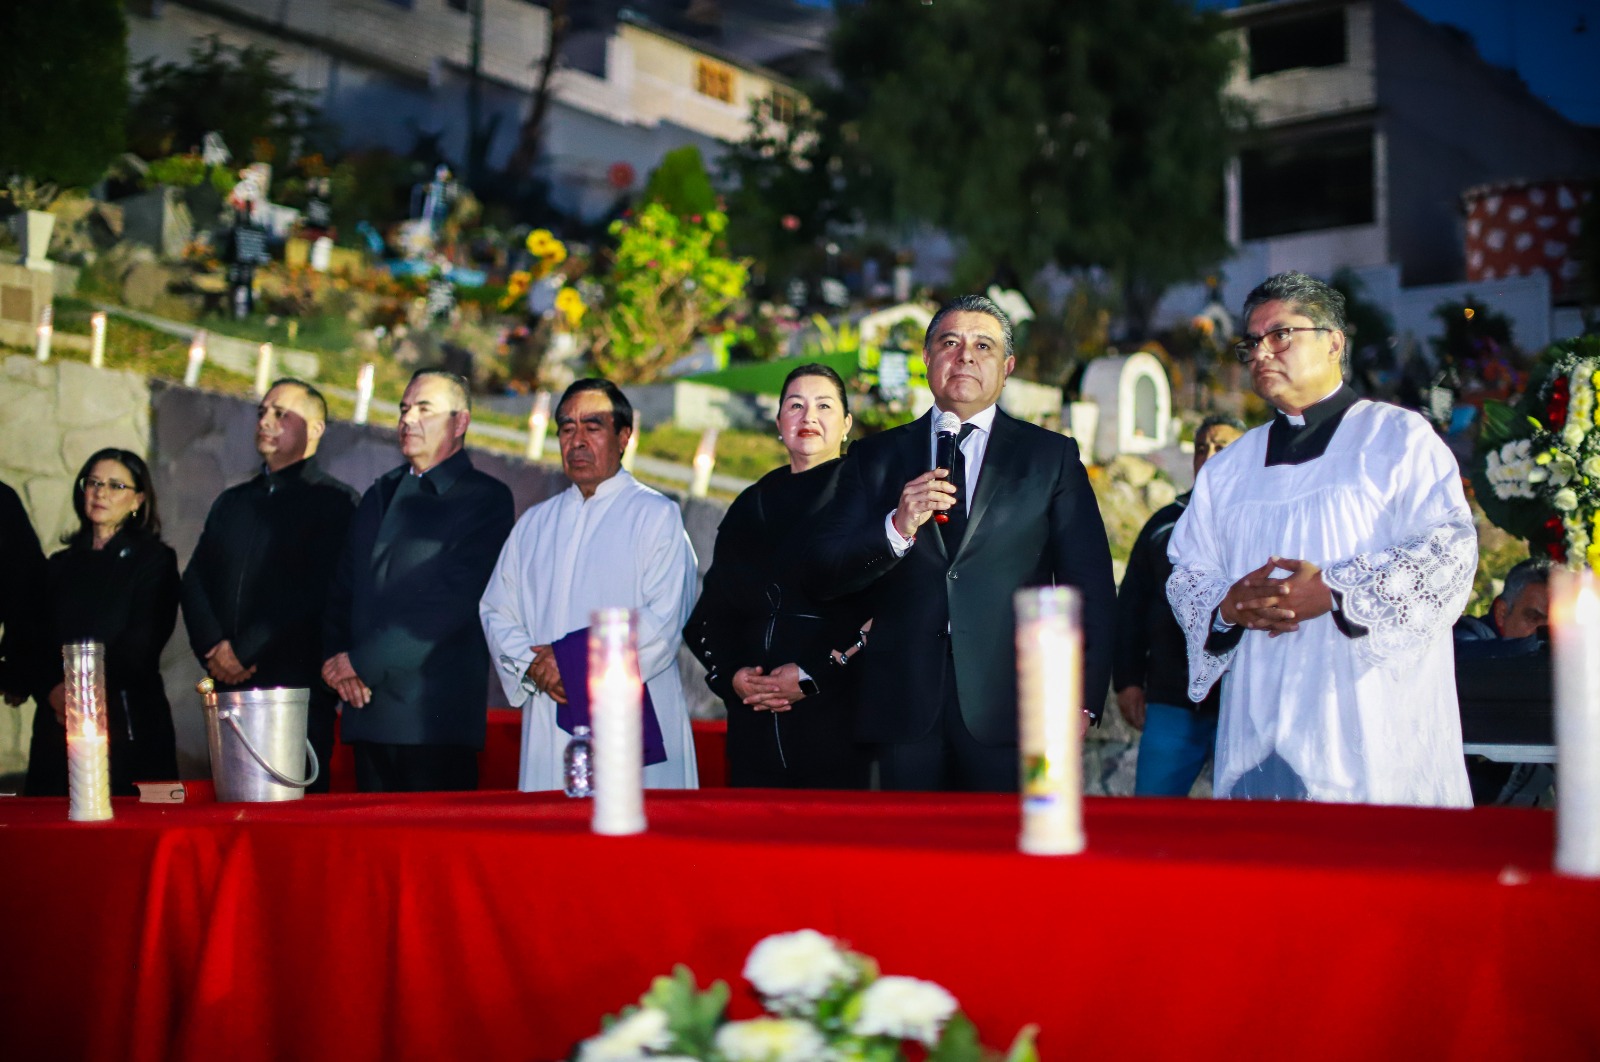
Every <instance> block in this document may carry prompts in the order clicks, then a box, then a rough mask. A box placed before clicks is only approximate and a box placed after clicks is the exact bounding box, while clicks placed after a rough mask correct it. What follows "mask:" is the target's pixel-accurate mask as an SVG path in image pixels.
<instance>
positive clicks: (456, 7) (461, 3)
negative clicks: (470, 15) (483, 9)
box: [444, 0, 472, 11]
mask: <svg viewBox="0 0 1600 1062" xmlns="http://www.w3.org/2000/svg"><path fill="white" fill-rule="evenodd" d="M444 3H445V6H446V7H448V8H450V9H451V10H452V11H471V10H472V0H444Z"/></svg>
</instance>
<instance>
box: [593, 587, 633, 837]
mask: <svg viewBox="0 0 1600 1062" xmlns="http://www.w3.org/2000/svg"><path fill="white" fill-rule="evenodd" d="M643 703H644V690H643V686H642V684H641V682H640V680H639V649H638V641H637V633H636V621H635V619H634V614H633V611H632V610H631V609H625V608H603V609H599V610H597V611H596V612H595V613H594V614H593V616H591V617H590V621H589V718H590V724H591V728H592V729H593V731H594V814H593V818H592V820H591V823H590V825H591V828H592V829H593V830H594V832H595V833H601V834H609V835H623V834H630V833H643V832H644V828H645V820H644V709H643Z"/></svg>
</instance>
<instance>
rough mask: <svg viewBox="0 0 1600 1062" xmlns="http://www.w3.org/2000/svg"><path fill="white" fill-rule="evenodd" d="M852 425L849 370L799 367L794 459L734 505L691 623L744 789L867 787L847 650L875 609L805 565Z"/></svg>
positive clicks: (789, 418)
mask: <svg viewBox="0 0 1600 1062" xmlns="http://www.w3.org/2000/svg"><path fill="white" fill-rule="evenodd" d="M850 425H851V419H850V407H849V403H848V401H847V400H846V398H845V392H844V381H843V380H841V379H839V374H838V373H836V372H834V371H833V370H832V369H830V368H828V367H827V366H826V365H818V364H809V365H802V366H800V367H799V368H797V369H795V370H794V371H793V372H791V373H790V374H789V376H788V378H787V379H786V380H785V381H784V384H783V393H782V398H781V400H780V402H779V405H778V434H779V436H780V437H781V438H782V440H783V445H784V448H785V449H787V450H788V451H789V463H788V464H787V465H785V466H782V467H780V468H776V469H774V470H773V471H771V472H769V473H767V474H766V475H765V476H763V477H762V478H761V479H760V480H759V481H758V482H757V483H756V484H755V485H754V486H752V487H750V488H749V489H748V490H746V491H745V492H744V493H742V494H740V495H739V497H738V498H737V499H735V500H734V503H733V504H732V505H731V506H730V507H729V508H728V513H727V515H726V516H725V517H724V518H723V520H722V526H721V527H720V528H718V530H717V543H716V548H715V550H714V552H713V554H712V561H711V569H710V571H708V572H706V579H705V588H704V589H703V591H702V592H701V595H700V600H699V603H698V604H697V605H696V606H695V610H694V613H693V615H691V616H690V617H689V623H688V625H687V626H686V627H685V628H684V638H685V640H686V641H687V642H688V645H689V648H690V650H691V651H692V652H693V653H694V654H695V656H697V657H698V658H699V659H700V662H701V663H702V664H704V665H705V667H706V672H707V674H706V684H707V685H709V686H710V687H711V690H712V692H713V693H715V694H716V695H717V696H718V697H721V698H722V701H723V703H724V704H726V705H727V706H728V780H729V782H730V783H731V784H733V785H736V786H762V787H770V788H809V789H860V788H864V787H865V786H866V783H867V768H868V762H869V761H868V759H867V757H866V755H865V754H864V752H863V750H862V749H860V748H859V747H858V746H857V745H856V744H855V739H854V736H853V734H852V722H853V719H852V715H853V707H854V705H853V697H852V695H851V690H850V683H849V682H848V678H849V668H848V664H849V657H848V656H847V655H846V653H847V652H853V651H854V650H853V648H852V646H853V644H856V643H859V642H860V641H861V639H862V638H863V637H864V636H863V635H862V634H861V633H860V631H861V628H862V627H863V626H865V621H866V620H867V618H868V617H867V615H866V613H865V612H864V611H863V608H862V605H861V602H860V601H859V600H858V599H854V598H845V599H842V600H837V601H819V600H816V599H814V598H813V597H812V596H811V595H810V593H809V592H808V590H807V588H806V585H805V582H804V580H803V578H802V576H801V573H800V572H799V571H798V569H797V562H798V560H799V558H800V557H801V556H802V555H803V554H804V552H805V540H806V536H807V535H808V534H809V533H810V529H811V526H812V523H813V518H814V517H815V516H816V514H817V513H818V512H819V511H820V510H821V509H822V508H823V507H824V506H825V505H826V504H827V503H828V502H829V501H830V500H831V499H832V497H833V492H834V489H835V485H836V482H837V479H838V474H839V462H840V457H839V454H840V448H841V446H842V444H843V442H844V438H845V436H846V435H847V434H849V431H850Z"/></svg>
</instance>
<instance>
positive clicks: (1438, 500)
mask: <svg viewBox="0 0 1600 1062" xmlns="http://www.w3.org/2000/svg"><path fill="white" fill-rule="evenodd" d="M1407 424H1408V426H1409V428H1410V430H1409V431H1408V432H1407V433H1406V434H1405V438H1404V440H1403V441H1402V443H1401V444H1400V446H1401V447H1402V449H1400V450H1398V451H1397V452H1396V454H1395V457H1394V465H1393V467H1394V468H1396V469H1398V470H1404V472H1405V474H1406V477H1407V480H1408V482H1404V483H1403V485H1402V487H1401V489H1399V490H1396V491H1394V493H1393V494H1392V495H1391V498H1392V501H1391V502H1390V506H1391V507H1392V508H1395V509H1398V510H1399V511H1398V512H1396V513H1395V517H1396V524H1395V526H1396V528H1397V531H1396V534H1395V537H1394V544H1393V545H1390V546H1386V547H1385V548H1381V549H1375V550H1368V551H1366V552H1363V553H1358V554H1356V555H1355V556H1353V557H1350V558H1348V559H1345V560H1341V561H1337V562H1333V563H1330V564H1328V565H1327V566H1326V567H1325V568H1324V569H1323V572H1322V581H1323V582H1324V583H1326V584H1327V586H1328V588H1329V589H1330V590H1334V591H1337V592H1338V593H1339V594H1340V596H1341V602H1340V607H1341V608H1342V610H1343V611H1344V614H1345V618H1346V619H1348V620H1350V621H1351V622H1353V623H1357V624H1360V625H1361V626H1362V627H1365V628H1366V629H1367V634H1366V636H1365V637H1361V638H1356V639H1354V642H1355V649H1356V653H1357V656H1358V658H1359V659H1360V660H1362V661H1363V662H1364V663H1366V664H1369V665H1371V666H1374V667H1396V666H1402V665H1404V664H1405V663H1407V662H1408V661H1409V660H1412V659H1415V658H1417V657H1418V656H1419V655H1420V654H1421V653H1422V652H1423V651H1424V650H1426V649H1427V647H1428V646H1429V645H1431V644H1433V642H1434V640H1435V639H1436V638H1438V637H1439V636H1440V635H1441V633H1442V632H1444V631H1445V630H1447V629H1448V628H1449V627H1450V625H1451V624H1453V623H1455V621H1456V619H1457V618H1458V617H1459V616H1460V615H1461V611H1462V609H1463V608H1465V607H1466V604H1467V598H1468V596H1469V595H1470V594H1471V593H1472V579H1473V576H1474V575H1475V574H1476V573H1477V570H1478V533H1477V530H1476V529H1475V528H1474V526H1473V523H1472V511H1471V509H1469V508H1468V506H1467V498H1466V494H1465V493H1464V492H1463V491H1462V489H1461V470H1460V468H1459V467H1458V466H1457V465H1456V460H1455V456H1454V455H1453V454H1452V453H1451V452H1450V450H1449V448H1448V447H1446V446H1445V444H1444V443H1443V442H1442V441H1441V440H1440V439H1439V437H1438V436H1437V435H1436V434H1434V432H1433V429H1432V428H1431V427H1428V426H1427V425H1426V423H1425V422H1423V421H1422V419H1421V418H1420V417H1416V418H1407Z"/></svg>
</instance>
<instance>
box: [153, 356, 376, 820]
mask: <svg viewBox="0 0 1600 1062" xmlns="http://www.w3.org/2000/svg"><path fill="white" fill-rule="evenodd" d="M327 422H328V404H327V402H326V401H325V400H324V399H323V397H322V393H321V392H320V391H318V390H317V389H316V388H315V387H312V386H311V385H310V384H308V383H304V382H302V381H300V380H294V379H287V378H286V379H282V380H279V381H277V382H276V383H274V384H273V385H272V386H271V387H270V388H269V389H268V390H267V393H266V395H265V396H263V397H262V399H261V405H260V406H259V408H258V409H257V410H256V452H257V453H258V454H260V455H261V461H262V465H261V471H260V472H259V473H258V474H257V475H255V476H254V477H252V478H251V479H249V480H247V481H245V482H244V483H240V484H238V485H237V486H233V487H229V488H228V489H227V490H225V491H223V492H222V493H221V494H220V495H218V496H217V500H216V501H215V502H213V503H212V506H211V512H210V513H209V514H208V515H207V516H206V526H205V529H204V530H203V531H201V532H200V541H199V542H198V543H197V544H196V545H195V548H194V555H193V556H192V557H190V558H189V566H188V567H187V568H186V569H184V573H183V623H184V626H185V627H186V628H187V629H188V632H189V645H190V647H191V648H192V649H193V650H194V654H195V657H196V658H198V659H199V661H200V665H201V666H202V667H204V668H205V669H206V672H207V673H208V674H209V675H210V676H211V678H212V679H213V680H214V681H215V682H216V683H217V688H218V689H220V690H237V689H268V688H271V687H274V686H284V687H289V688H294V689H299V688H305V689H309V690H310V691H311V703H310V705H309V714H308V715H307V717H306V736H307V737H308V738H310V740H311V747H312V748H313V749H314V750H315V751H316V754H317V763H318V765H319V770H318V773H317V780H316V781H315V782H313V783H312V784H311V786H309V787H308V791H309V792H313V793H326V792H327V791H328V756H329V754H330V753H331V752H332V751H333V732H334V722H335V720H336V719H337V718H338V708H337V703H338V702H337V699H336V698H335V697H334V695H333V692H332V691H331V690H329V689H328V687H327V686H326V685H325V684H324V683H323V682H322V679H321V678H320V676H319V672H320V670H321V667H322V660H323V652H322V614H323V609H324V608H325V606H326V604H327V597H328V584H329V583H330V582H331V581H332V579H333V571H334V566H335V565H336V564H337V563H338V560H339V554H340V552H341V551H342V550H343V549H344V541H345V536H346V535H347V534H348V533H349V531H350V518H351V517H352V516H353V515H354V514H355V509H356V500H357V498H358V497H359V496H358V495H357V494H356V492H355V491H354V490H352V489H351V488H350V487H349V486H348V485H346V484H344V483H341V482H340V481H339V480H337V479H334V478H333V477H332V476H330V475H328V474H327V473H326V472H324V471H323V470H322V468H321V466H320V465H318V463H317V458H316V453H317V447H318V445H319V444H320V443H321V441H322V435H323V432H324V431H326V430H327ZM286 581H289V582H292V583H294V584H295V587H296V589H295V591H294V592H293V593H285V592H284V584H285V582H286Z"/></svg>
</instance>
